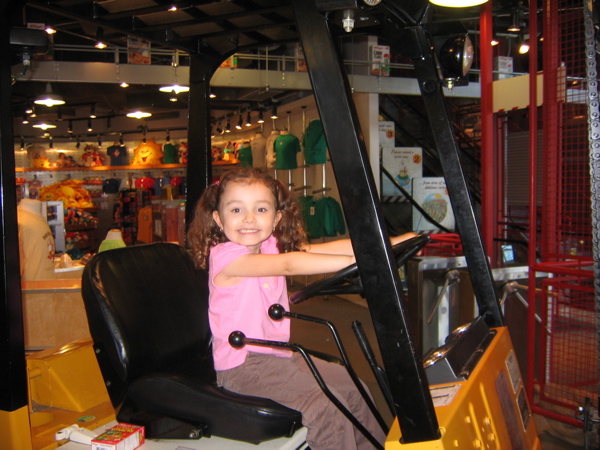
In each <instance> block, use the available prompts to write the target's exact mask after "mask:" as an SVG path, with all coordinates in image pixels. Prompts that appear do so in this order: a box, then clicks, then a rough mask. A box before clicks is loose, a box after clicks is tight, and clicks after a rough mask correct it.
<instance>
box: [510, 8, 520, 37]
mask: <svg viewBox="0 0 600 450" xmlns="http://www.w3.org/2000/svg"><path fill="white" fill-rule="evenodd" d="M511 18H512V20H511V25H510V26H509V27H508V28H507V31H510V32H511V33H518V32H519V31H521V11H519V10H518V9H517V10H516V11H515V12H513V13H512V14H511Z"/></svg>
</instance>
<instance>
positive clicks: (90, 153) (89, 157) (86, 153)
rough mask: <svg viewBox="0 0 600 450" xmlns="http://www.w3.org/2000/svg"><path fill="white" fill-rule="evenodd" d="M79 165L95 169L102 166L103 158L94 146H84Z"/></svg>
mask: <svg viewBox="0 0 600 450" xmlns="http://www.w3.org/2000/svg"><path fill="white" fill-rule="evenodd" d="M81 163H82V165H83V166H84V167H97V166H102V165H104V156H102V155H101V154H100V152H99V151H98V147H96V146H95V145H91V144H89V145H86V146H85V148H84V149H83V155H81Z"/></svg>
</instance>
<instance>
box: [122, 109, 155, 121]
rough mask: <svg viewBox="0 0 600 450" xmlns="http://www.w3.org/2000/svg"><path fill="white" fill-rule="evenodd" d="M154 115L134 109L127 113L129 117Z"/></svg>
mask: <svg viewBox="0 0 600 450" xmlns="http://www.w3.org/2000/svg"><path fill="white" fill-rule="evenodd" d="M150 116H152V113H149V112H147V111H140V110H137V111H132V112H130V113H127V117H132V118H134V119H145V118H146V117H150Z"/></svg>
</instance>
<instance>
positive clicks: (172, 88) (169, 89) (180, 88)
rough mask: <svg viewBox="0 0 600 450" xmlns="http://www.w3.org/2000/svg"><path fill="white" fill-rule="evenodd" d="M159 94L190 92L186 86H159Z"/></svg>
mask: <svg viewBox="0 0 600 450" xmlns="http://www.w3.org/2000/svg"><path fill="white" fill-rule="evenodd" d="M158 90H159V91H160V92H175V94H181V93H182V92H188V91H189V90H190V88H189V87H187V86H180V85H178V84H172V85H170V86H161V87H160V88H158Z"/></svg>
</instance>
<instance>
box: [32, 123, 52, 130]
mask: <svg viewBox="0 0 600 450" xmlns="http://www.w3.org/2000/svg"><path fill="white" fill-rule="evenodd" d="M32 126H33V128H39V129H41V130H44V131H46V130H49V129H50V128H56V125H54V124H52V123H46V122H38V123H36V124H33V125H32Z"/></svg>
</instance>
